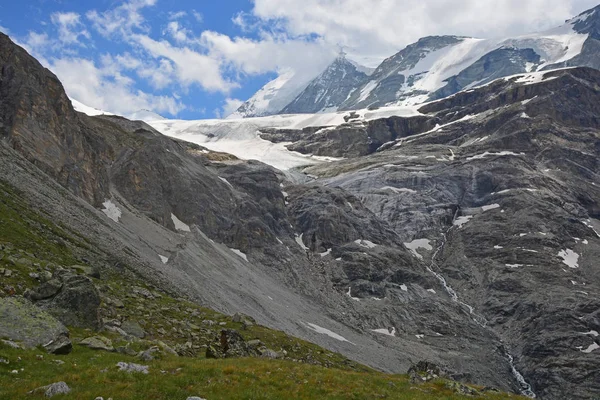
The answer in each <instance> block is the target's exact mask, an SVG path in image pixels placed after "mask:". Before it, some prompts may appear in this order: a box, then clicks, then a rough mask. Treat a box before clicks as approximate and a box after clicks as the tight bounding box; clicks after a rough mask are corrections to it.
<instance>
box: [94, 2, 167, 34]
mask: <svg viewBox="0 0 600 400" xmlns="http://www.w3.org/2000/svg"><path fill="white" fill-rule="evenodd" d="M156 1H157V0H131V1H128V2H125V3H123V4H121V5H120V6H118V7H116V8H113V9H110V10H107V11H104V12H98V11H96V10H92V11H88V12H87V13H86V17H87V18H88V19H89V20H90V21H91V22H92V24H93V27H94V29H96V30H97V31H98V32H99V33H100V34H101V35H102V36H105V37H110V36H112V35H114V34H117V33H120V34H121V35H127V34H128V33H130V32H131V30H132V29H133V28H137V29H139V30H142V31H144V32H147V31H148V29H149V28H148V27H147V26H146V25H145V19H144V17H143V16H142V14H141V10H142V9H143V8H145V7H150V6H153V5H155V4H156Z"/></svg>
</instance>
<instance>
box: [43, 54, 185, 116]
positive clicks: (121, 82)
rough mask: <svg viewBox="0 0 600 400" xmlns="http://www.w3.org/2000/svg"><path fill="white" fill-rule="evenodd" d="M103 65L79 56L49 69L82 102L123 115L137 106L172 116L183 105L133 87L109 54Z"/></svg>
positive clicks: (67, 59)
mask: <svg viewBox="0 0 600 400" xmlns="http://www.w3.org/2000/svg"><path fill="white" fill-rule="evenodd" d="M103 63H104V64H103V65H99V66H98V65H96V64H95V63H94V62H92V61H90V60H86V59H82V58H62V59H58V60H54V61H51V62H50V65H49V67H50V69H51V70H52V71H53V72H54V73H55V74H56V75H57V76H58V78H59V79H60V80H61V82H62V83H63V84H64V86H65V88H66V90H67V94H68V95H69V96H70V97H71V98H74V99H76V100H78V101H80V102H82V103H83V104H86V105H88V106H91V107H94V108H98V109H101V110H109V111H111V112H115V113H118V114H122V115H126V114H130V113H133V112H135V111H138V110H141V109H148V110H153V111H156V112H158V113H168V114H171V115H176V114H177V113H178V112H180V111H182V110H183V109H184V108H185V106H184V105H183V104H181V103H180V102H179V101H178V100H177V99H175V98H174V97H171V96H156V95H152V94H149V93H145V92H143V91H141V90H136V89H135V88H134V83H135V82H134V81H133V80H132V79H131V78H129V77H127V76H125V75H122V74H121V72H120V68H119V66H118V65H117V63H115V62H114V59H113V58H112V57H104V58H103Z"/></svg>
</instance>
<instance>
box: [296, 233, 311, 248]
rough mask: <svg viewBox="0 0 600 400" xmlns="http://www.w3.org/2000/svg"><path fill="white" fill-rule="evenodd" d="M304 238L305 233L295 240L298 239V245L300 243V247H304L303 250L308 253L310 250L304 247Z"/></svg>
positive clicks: (297, 236)
mask: <svg viewBox="0 0 600 400" xmlns="http://www.w3.org/2000/svg"><path fill="white" fill-rule="evenodd" d="M302 236H304V233H301V234H300V235H296V238H295V239H296V243H298V246H300V247H302V250H304V251H308V250H310V249H309V248H308V247H306V246H305V245H304V241H303V240H302Z"/></svg>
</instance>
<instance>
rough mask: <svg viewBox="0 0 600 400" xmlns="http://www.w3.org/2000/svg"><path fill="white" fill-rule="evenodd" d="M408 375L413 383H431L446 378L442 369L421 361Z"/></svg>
mask: <svg viewBox="0 0 600 400" xmlns="http://www.w3.org/2000/svg"><path fill="white" fill-rule="evenodd" d="M407 373H408V377H409V379H410V382H411V383H423V382H429V381H432V380H434V379H437V378H441V377H443V376H446V373H445V372H444V371H443V370H442V369H441V368H440V367H438V366H437V365H435V364H434V363H431V362H429V361H419V362H418V363H416V364H415V365H413V366H411V367H410V368H409V369H408V372H407Z"/></svg>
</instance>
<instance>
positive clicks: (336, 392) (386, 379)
mask: <svg viewBox="0 0 600 400" xmlns="http://www.w3.org/2000/svg"><path fill="white" fill-rule="evenodd" d="M40 356H41V357H43V358H41V357H40ZM0 357H3V358H5V359H8V360H9V361H10V364H8V365H5V364H0V399H24V398H43V394H39V395H27V392H28V391H30V390H33V389H35V388H37V387H40V386H44V385H47V384H50V383H53V382H58V381H64V382H66V383H67V384H68V385H69V387H70V388H71V389H72V392H71V393H70V394H69V395H65V396H57V397H54V398H56V399H61V398H65V399H66V398H69V399H94V398H96V397H97V396H103V397H104V398H105V399H107V398H108V397H112V398H113V399H115V400H117V399H131V400H135V399H140V400H142V399H143V400H150V399H186V398H187V396H201V397H204V398H206V399H208V400H215V399H236V400H237V399H415V400H419V399H434V398H435V399H464V398H466V397H464V396H460V395H457V394H454V393H452V390H450V389H448V388H446V386H445V383H444V382H443V381H437V382H433V383H428V384H422V385H412V384H411V383H410V382H409V381H408V379H407V378H406V376H403V375H387V374H383V373H378V372H354V371H342V370H338V369H331V368H324V367H319V366H313V365H306V364H300V363H294V362H291V361H273V360H268V361H267V360H262V359H250V358H245V359H226V360H206V359H195V358H184V357H174V356H165V357H163V358H162V359H160V360H153V361H149V362H140V361H139V360H138V359H136V358H135V357H130V356H124V355H120V354H117V353H108V352H103V351H93V350H89V349H87V348H84V347H81V346H75V349H74V351H73V352H72V353H71V354H69V355H67V356H51V355H47V354H45V353H44V352H43V351H39V350H16V349H10V348H8V347H6V346H4V345H0ZM18 357H20V361H17V358H18ZM55 360H62V361H64V364H62V365H57V364H55V362H54V361H55ZM120 361H124V362H136V363H141V364H143V365H148V366H149V367H150V373H149V374H148V375H144V374H139V373H133V374H129V373H125V372H121V371H119V370H118V368H117V367H116V364H117V363H118V362H120ZM21 369H22V371H21ZM12 370H18V371H19V373H17V374H13V373H11V371H12ZM517 397H518V396H514V395H513V396H511V395H507V394H498V393H486V394H485V395H482V397H479V398H486V399H508V398H517ZM470 398H473V397H470Z"/></svg>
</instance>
